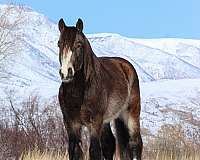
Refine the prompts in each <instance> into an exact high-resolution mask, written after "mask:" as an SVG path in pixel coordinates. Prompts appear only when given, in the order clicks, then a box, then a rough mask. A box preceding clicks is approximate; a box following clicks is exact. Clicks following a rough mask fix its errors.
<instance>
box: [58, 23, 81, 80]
mask: <svg viewBox="0 0 200 160" xmlns="http://www.w3.org/2000/svg"><path fill="white" fill-rule="evenodd" d="M58 28H59V30H60V38H59V41H58V47H59V61H60V76H61V79H62V81H63V82H70V81H72V80H73V78H74V75H75V74H76V72H78V71H80V70H81V68H82V66H83V61H84V59H83V58H84V55H83V51H84V46H83V45H84V35H83V33H82V30H83V22H82V20H81V19H78V21H77V23H76V27H68V26H67V25H66V24H65V22H64V20H63V19H60V21H59V23H58Z"/></svg>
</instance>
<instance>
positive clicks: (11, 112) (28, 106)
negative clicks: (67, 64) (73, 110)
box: [0, 93, 200, 160]
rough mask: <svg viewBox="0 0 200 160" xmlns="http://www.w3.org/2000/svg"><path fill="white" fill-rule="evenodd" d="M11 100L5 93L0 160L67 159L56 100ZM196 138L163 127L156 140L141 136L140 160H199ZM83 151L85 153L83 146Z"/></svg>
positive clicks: (178, 128) (0, 109) (176, 127)
mask: <svg viewBox="0 0 200 160" xmlns="http://www.w3.org/2000/svg"><path fill="white" fill-rule="evenodd" d="M14 97H15V96H14V95H13V94H12V93H9V96H8V97H7V99H4V101H5V103H1V107H0V159H1V160H4V159H11V158H15V159H19V158H21V159H23V160H27V159H28V160H39V159H40V160H46V159H50V160H51V159H55V160H56V159H58V160H64V159H67V158H66V157H67V153H66V148H67V143H68V140H67V134H66V132H65V128H64V125H63V121H62V115H61V112H60V108H59V105H58V103H57V99H56V98H51V100H49V101H48V102H46V103H45V102H43V101H42V100H41V99H40V98H39V96H29V97H28V98H27V99H25V100H24V101H23V102H17V101H16V99H15V98H14ZM199 135H200V133H199V132H197V133H196V134H195V136H194V137H193V140H192V139H187V138H186V137H185V134H184V130H183V129H182V127H181V125H164V126H162V128H161V129H160V131H159V133H158V135H157V136H152V135H151V136H148V135H144V134H143V139H144V141H145V144H144V152H143V159H144V160H190V159H191V160H199V159H200V152H199V151H200V144H199V143H197V142H198V141H197V137H198V136H199ZM195 137H196V138H195ZM84 138H85V142H87V136H86V135H85V136H84ZM194 142H195V143H194ZM83 150H85V152H87V149H86V146H84V148H83Z"/></svg>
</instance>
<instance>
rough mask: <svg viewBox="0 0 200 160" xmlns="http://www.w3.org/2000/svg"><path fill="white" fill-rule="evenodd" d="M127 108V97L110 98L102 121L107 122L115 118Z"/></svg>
mask: <svg viewBox="0 0 200 160" xmlns="http://www.w3.org/2000/svg"><path fill="white" fill-rule="evenodd" d="M127 108H128V98H127V99H126V100H125V101H119V100H115V99H112V100H111V101H110V102H109V105H108V109H107V111H106V113H105V114H104V119H103V122H104V123H108V122H110V121H112V120H114V119H116V118H117V117H119V115H120V114H121V113H122V112H123V111H124V110H126V109H127Z"/></svg>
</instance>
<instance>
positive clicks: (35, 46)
mask: <svg viewBox="0 0 200 160" xmlns="http://www.w3.org/2000/svg"><path fill="white" fill-rule="evenodd" d="M0 8H1V9H2V8H5V5H0ZM24 17H25V22H26V23H25V24H23V25H22V26H21V27H20V28H19V30H18V32H22V33H23V41H24V46H23V49H22V51H21V53H20V54H18V55H15V57H14V58H12V60H11V62H10V63H11V65H9V66H8V67H7V69H6V71H4V72H0V76H1V77H2V76H3V75H9V77H8V78H5V79H1V80H0V87H1V89H0V93H1V97H2V98H3V97H4V96H5V95H4V90H12V89H14V90H17V93H18V96H19V97H24V96H25V95H28V94H29V93H37V94H39V95H41V96H42V97H44V98H50V97H52V96H56V95H57V93H58V88H59V85H60V77H59V74H58V69H59V62H58V48H57V41H58V38H59V32H58V29H57V24H55V23H53V22H51V21H50V20H49V19H48V18H47V17H45V16H44V15H42V14H40V13H37V12H35V11H33V10H32V9H30V8H28V7H26V8H25V13H24ZM12 18H13V17H12ZM86 36H87V37H88V39H89V41H90V42H91V45H92V48H93V50H94V52H95V53H96V54H97V55H98V56H120V57H123V58H125V59H127V60H129V61H130V62H131V63H132V64H133V65H134V67H135V68H136V70H137V72H138V75H139V79H140V88H141V97H142V114H141V119H142V127H144V128H147V129H149V130H150V131H151V133H156V132H157V131H158V129H159V128H160V126H162V125H163V124H176V123H178V124H179V123H181V124H182V125H183V126H184V127H185V128H190V129H192V128H196V127H199V126H198V125H197V124H194V123H192V120H195V121H197V122H200V121H198V120H199V118H200V107H199V106H200V102H199V99H200V40H192V39H175V38H173V39H165V38H163V39H134V38H127V37H123V36H121V35H119V34H113V33H112V34H111V33H98V34H87V35H86ZM13 66H14V67H13ZM188 117H189V118H188Z"/></svg>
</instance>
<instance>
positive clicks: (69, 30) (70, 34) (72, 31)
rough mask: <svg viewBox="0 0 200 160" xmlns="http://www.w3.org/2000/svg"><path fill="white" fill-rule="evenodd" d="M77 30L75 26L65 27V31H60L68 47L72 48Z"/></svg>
mask: <svg viewBox="0 0 200 160" xmlns="http://www.w3.org/2000/svg"><path fill="white" fill-rule="evenodd" d="M77 32H78V30H77V29H76V27H66V28H65V31H64V32H63V33H62V34H63V35H62V36H61V37H62V38H63V41H64V43H65V45H67V47H68V48H71V49H72V48H73V45H74V41H75V39H76V34H77Z"/></svg>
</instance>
